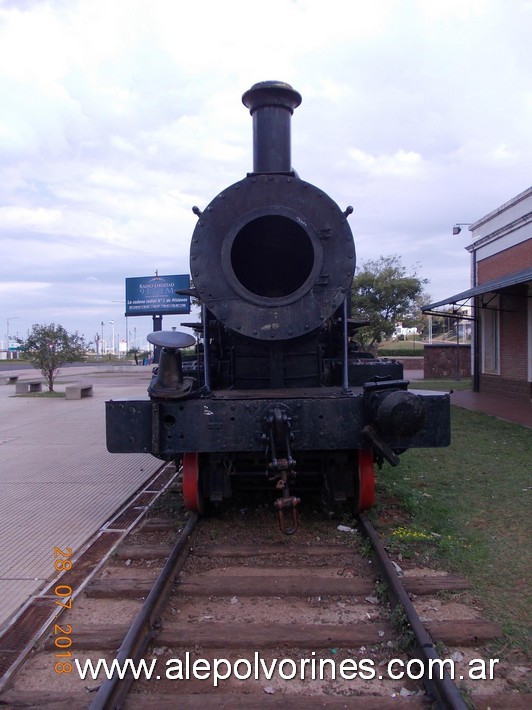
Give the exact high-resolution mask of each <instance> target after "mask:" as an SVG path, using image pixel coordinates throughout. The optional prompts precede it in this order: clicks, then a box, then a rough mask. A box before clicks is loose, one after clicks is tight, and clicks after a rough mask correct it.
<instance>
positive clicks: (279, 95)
mask: <svg viewBox="0 0 532 710" xmlns="http://www.w3.org/2000/svg"><path fill="white" fill-rule="evenodd" d="M301 100H302V99H301V94H300V93H299V92H298V91H296V90H295V89H293V88H292V87H291V86H290V84H287V83H286V82H284V81H259V82H258V83H257V84H253V86H252V87H251V89H248V90H247V91H246V92H245V94H244V95H243V96H242V103H243V104H244V106H247V108H249V112H250V113H251V115H253V112H254V111H255V110H256V109H258V108H261V107H262V106H279V107H281V108H286V109H288V110H289V111H290V113H293V112H294V109H295V108H297V107H298V106H299V104H300V103H301Z"/></svg>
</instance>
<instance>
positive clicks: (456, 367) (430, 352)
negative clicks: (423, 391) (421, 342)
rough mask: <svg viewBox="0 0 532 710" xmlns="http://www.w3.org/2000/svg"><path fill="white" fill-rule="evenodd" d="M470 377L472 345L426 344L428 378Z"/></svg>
mask: <svg viewBox="0 0 532 710" xmlns="http://www.w3.org/2000/svg"><path fill="white" fill-rule="evenodd" d="M458 372H459V374H458V377H457V373H458ZM469 377H471V345H467V344H465V343H464V344H462V343H461V344H459V345H456V344H454V345H453V344H451V343H448V344H447V343H432V344H431V345H427V344H425V379H426V380H456V379H467V378H469Z"/></svg>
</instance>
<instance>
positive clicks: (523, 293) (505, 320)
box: [500, 286, 528, 382]
mask: <svg viewBox="0 0 532 710" xmlns="http://www.w3.org/2000/svg"><path fill="white" fill-rule="evenodd" d="M527 321H528V314H527V286H514V287H513V288H512V295H506V294H503V295H502V297H501V314H500V324H501V338H500V355H501V367H500V374H501V377H505V378H508V379H509V380H524V381H525V382H526V380H527V378H528V363H527V354H528V322H527Z"/></svg>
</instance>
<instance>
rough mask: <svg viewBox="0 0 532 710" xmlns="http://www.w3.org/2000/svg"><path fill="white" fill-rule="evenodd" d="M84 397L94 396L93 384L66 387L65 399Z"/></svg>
mask: <svg viewBox="0 0 532 710" xmlns="http://www.w3.org/2000/svg"><path fill="white" fill-rule="evenodd" d="M82 397H92V385H82V384H77V385H67V386H66V388H65V399H81V398H82Z"/></svg>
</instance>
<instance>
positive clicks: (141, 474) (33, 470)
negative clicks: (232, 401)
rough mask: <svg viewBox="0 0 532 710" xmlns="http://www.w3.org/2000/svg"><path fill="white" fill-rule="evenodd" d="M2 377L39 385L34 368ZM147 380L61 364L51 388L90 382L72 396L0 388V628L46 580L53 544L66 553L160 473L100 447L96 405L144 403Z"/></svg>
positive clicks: (142, 460)
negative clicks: (89, 389) (85, 393)
mask: <svg viewBox="0 0 532 710" xmlns="http://www.w3.org/2000/svg"><path fill="white" fill-rule="evenodd" d="M10 374H18V375H19V382H20V381H24V380H28V381H30V380H31V381H34V380H42V379H43V378H42V376H41V375H40V373H39V372H38V371H35V370H26V369H21V370H15V371H12V370H11V371H10ZM150 374H151V368H149V367H139V368H135V367H128V368H124V369H123V371H120V370H118V368H113V369H112V370H110V369H109V368H105V367H101V366H100V367H96V368H93V369H91V368H90V367H79V368H65V369H64V370H63V371H62V372H61V375H60V377H59V378H58V380H57V384H56V388H55V389H56V390H57V391H58V392H64V389H65V387H66V384H67V383H71V382H73V381H83V382H89V381H90V382H92V383H93V385H94V392H93V396H92V397H87V398H83V399H80V400H66V399H65V398H41V397H31V396H29V397H24V396H21V395H18V396H15V386H14V385H8V384H6V385H2V386H0V598H1V600H2V603H1V605H0V630H1V629H2V628H4V627H5V626H6V625H7V624H8V622H9V620H10V619H11V618H13V616H14V615H16V613H17V611H18V610H19V609H20V608H21V607H22V606H23V605H24V604H25V603H26V601H27V600H28V598H30V597H31V596H32V595H34V594H36V593H38V591H39V590H40V589H42V588H43V587H44V586H45V585H46V584H47V583H48V582H50V581H51V580H52V579H53V578H54V575H55V574H56V572H55V569H54V557H53V549H54V547H56V546H57V547H62V548H65V547H70V548H72V550H73V553H74V555H75V554H76V551H79V550H81V549H82V548H83V547H84V545H85V544H86V543H87V542H88V541H89V540H90V539H91V538H92V537H93V536H94V535H95V534H96V533H97V532H98V530H99V529H100V528H101V526H102V525H104V524H105V523H106V522H107V521H108V520H109V519H110V518H111V517H112V515H113V513H114V512H115V511H116V510H117V509H118V508H120V507H121V506H122V505H123V503H125V501H126V500H127V499H128V498H129V497H130V496H131V495H133V493H134V492H135V491H136V490H137V489H138V488H140V487H141V486H142V485H143V483H145V481H146V480H147V479H149V477H150V476H151V475H152V474H153V473H154V472H155V471H156V470H157V469H158V468H159V467H160V465H161V461H160V460H159V459H156V458H155V457H153V456H151V455H150V454H110V453H108V452H107V449H106V446H105V401H106V400H108V399H113V398H114V399H124V398H125V399H128V398H145V397H147V393H146V388H147V386H148V384H149V381H150ZM46 389H47V388H46V386H44V387H43V390H46Z"/></svg>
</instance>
